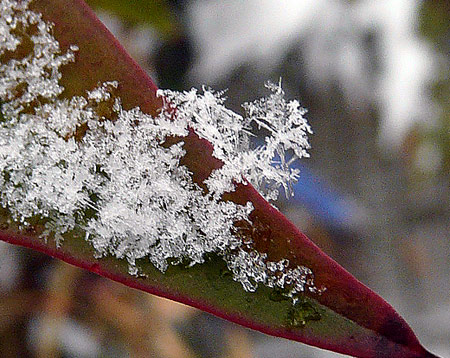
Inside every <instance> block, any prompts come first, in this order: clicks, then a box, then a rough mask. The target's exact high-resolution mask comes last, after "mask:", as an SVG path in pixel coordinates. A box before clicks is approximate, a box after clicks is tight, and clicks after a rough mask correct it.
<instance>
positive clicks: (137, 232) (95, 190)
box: [0, 0, 317, 300]
mask: <svg viewBox="0 0 450 358" xmlns="http://www.w3.org/2000/svg"><path fill="white" fill-rule="evenodd" d="M28 3H29V1H12V0H2V1H1V3H0V10H1V12H0V60H1V61H0V105H1V107H0V111H1V112H0V113H1V116H0V119H1V120H0V191H1V192H0V204H1V206H2V207H4V208H6V209H8V210H9V212H10V214H11V216H12V218H13V219H14V220H15V221H17V222H19V223H20V224H21V225H22V226H26V225H28V223H29V220H30V219H31V218H35V217H40V218H41V220H43V221H44V222H45V223H46V231H45V238H46V239H47V238H48V237H53V238H54V239H55V240H56V243H57V244H58V245H61V244H63V240H64V236H65V235H70V233H71V232H72V231H73V230H77V231H80V230H82V231H83V232H85V235H86V239H87V240H88V241H89V242H90V243H91V244H92V246H93V247H94V249H95V252H96V254H97V256H98V257H102V256H105V255H112V256H115V257H117V258H119V259H126V260H127V261H128V263H129V270H130V273H131V274H139V272H140V271H139V266H138V264H137V263H136V261H137V260H139V259H143V258H146V259H148V260H149V261H150V262H151V263H152V264H153V265H154V266H155V267H157V268H158V269H159V270H160V271H162V272H165V270H166V269H167V268H168V265H169V264H180V263H183V264H186V263H187V264H188V265H195V264H199V263H202V262H204V261H205V257H206V254H208V253H214V254H216V255H219V256H221V257H223V259H224V260H225V261H226V263H227V266H228V268H229V269H230V271H231V272H232V274H233V278H234V279H235V280H236V281H238V282H240V283H241V284H242V285H243V287H244V289H246V290H248V291H254V290H255V289H256V287H257V285H258V283H261V284H264V285H267V286H269V287H278V288H281V289H284V290H285V292H286V295H287V296H290V297H293V299H294V300H295V294H296V293H298V292H303V291H304V290H306V289H308V290H309V291H312V292H316V291H317V289H316V288H315V286H314V282H313V274H312V272H311V271H310V270H309V269H308V268H306V267H303V266H296V267H291V266H292V265H291V266H290V265H289V262H288V260H280V261H278V262H272V261H269V260H268V259H267V255H266V254H265V253H260V252H257V251H256V250H255V249H254V248H253V245H252V243H251V242H245V243H244V242H243V241H242V239H241V238H240V237H239V235H238V228H237V226H236V223H237V222H247V223H249V224H250V225H251V222H250V219H249V214H250V213H251V211H252V209H253V208H252V205H251V203H247V205H245V206H242V205H237V204H235V203H233V202H230V201H223V200H221V196H222V194H223V193H225V192H227V191H232V190H234V185H235V184H236V183H239V182H241V183H244V184H246V183H247V181H248V182H250V183H252V184H253V185H255V186H256V188H258V189H259V190H260V191H261V192H262V193H263V194H264V195H265V196H266V198H268V199H272V200H273V199H275V198H276V197H277V194H278V190H279V188H280V187H284V190H285V191H286V193H288V192H289V190H290V184H291V183H292V181H294V180H295V179H296V177H297V175H298V173H297V171H296V170H294V169H292V168H290V164H291V162H292V161H293V160H296V159H298V158H301V157H303V156H306V155H307V153H306V149H307V148H308V142H307V133H308V132H310V129H309V127H308V125H307V123H306V121H305V119H304V118H303V114H304V110H303V109H302V108H301V107H300V106H299V103H298V102H296V101H291V102H287V101H285V99H284V93H283V91H282V89H281V86H279V85H278V86H277V85H273V84H268V85H267V87H268V88H269V90H270V91H271V94H270V96H269V97H268V98H265V99H261V100H258V101H255V102H252V103H247V104H245V105H244V109H245V112H246V114H245V116H240V115H238V114H236V113H234V112H232V111H230V110H228V109H226V108H225V107H224V106H223V102H224V100H223V98H222V96H221V93H215V92H213V91H211V90H207V89H204V90H203V94H199V93H198V92H197V91H196V90H191V91H189V92H183V93H179V92H173V91H162V92H160V95H163V96H164V97H165V99H166V106H165V107H164V108H163V109H162V111H161V113H160V115H159V116H158V117H155V118H154V117H151V116H149V115H146V114H144V113H143V112H142V111H141V110H140V109H139V108H135V109H132V110H124V109H123V108H122V105H121V101H120V98H118V97H117V96H115V95H114V93H115V89H116V88H117V86H118V83H117V82H114V81H112V82H106V83H103V84H102V85H100V86H99V87H98V88H96V89H94V90H92V91H88V92H86V94H85V95H84V96H75V97H72V98H70V99H63V98H61V96H60V95H61V93H62V91H63V88H62V87H61V86H60V84H59V80H60V78H61V73H60V67H61V66H63V65H65V64H67V63H69V62H70V61H73V60H74V55H73V54H74V52H75V51H77V48H76V46H71V47H70V49H69V51H68V52H66V53H61V51H60V47H59V44H58V42H57V41H56V39H55V38H54V37H53V36H52V34H51V33H52V31H51V27H52V25H51V24H48V23H45V22H44V21H43V20H42V19H41V17H40V15H39V14H36V13H34V12H32V11H30V10H28V8H27V6H28ZM169 104H170V105H169ZM104 106H109V107H110V108H109V110H108V111H107V112H108V113H110V114H111V118H105V117H104V113H105V111H101V110H99V108H102V107H104ZM172 106H175V107H176V120H173V118H172V117H173V111H171V110H170V107H172ZM172 108H173V107H172ZM255 126H256V127H260V128H263V129H265V130H266V131H267V132H268V133H269V136H268V137H267V138H266V139H265V142H264V144H263V145H259V146H258V145H252V136H253V135H252V134H251V129H252V128H254V127H255ZM189 128H192V129H193V130H194V131H195V132H196V133H197V134H198V135H199V136H200V137H202V138H205V139H207V140H208V141H209V142H211V143H212V144H213V146H214V152H213V155H214V156H215V157H217V158H218V159H220V160H221V161H222V162H223V166H222V167H221V168H220V169H217V170H215V171H213V173H212V174H211V176H210V177H209V178H207V180H206V181H205V184H206V185H207V188H208V191H207V192H206V193H205V191H204V190H203V189H202V188H200V187H199V186H198V185H197V184H196V183H194V182H193V180H192V175H191V173H190V172H189V171H188V169H187V168H186V167H184V166H182V165H180V160H181V159H182V157H183V156H184V154H185V152H184V150H183V142H179V143H177V144H172V145H167V143H166V144H165V145H162V144H163V143H164V142H165V140H166V138H167V137H169V136H170V137H172V136H176V137H180V138H182V137H184V136H186V135H187V134H188V130H189ZM287 151H290V154H289V159H287V156H286V154H285V153H286V152H287ZM212 218H214V220H212Z"/></svg>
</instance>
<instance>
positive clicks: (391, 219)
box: [0, 0, 450, 358]
mask: <svg viewBox="0 0 450 358" xmlns="http://www.w3.org/2000/svg"><path fill="white" fill-rule="evenodd" d="M88 3H89V4H90V5H91V6H92V7H93V8H94V9H95V11H96V12H97V14H98V15H99V17H100V19H101V20H102V21H103V22H104V23H105V25H106V26H107V27H108V28H109V29H110V30H111V31H112V32H113V33H114V34H115V35H116V36H117V37H118V39H119V41H120V42H121V43H122V44H123V45H124V46H125V48H126V49H127V50H128V51H129V52H130V54H131V55H132V56H133V57H134V58H135V59H136V60H137V61H138V62H139V63H140V65H141V66H142V67H143V68H144V69H145V70H146V71H147V72H148V73H149V75H150V76H151V77H152V78H153V80H154V81H155V82H156V84H157V85H158V87H160V88H171V89H176V90H188V89H190V88H191V87H197V88H199V87H201V86H202V85H204V84H205V85H207V86H211V87H212V88H214V89H217V90H223V89H228V91H227V92H226V96H227V97H228V102H227V103H228V106H229V107H230V108H232V109H233V110H235V111H237V112H242V111H241V108H240V104H241V103H243V102H245V101H251V100H254V99H256V98H259V97H261V96H264V95H266V94H267V92H266V91H265V89H264V87H263V85H264V82H265V81H267V80H271V81H274V82H278V81H279V79H280V78H281V79H282V84H283V88H284V89H285V91H286V93H287V97H288V98H289V99H293V98H298V99H299V100H300V101H301V103H302V105H303V106H304V107H306V108H307V109H308V111H309V113H308V115H307V117H308V120H309V122H310V124H311V126H312V128H313V131H314V134H313V135H312V136H311V138H310V141H311V144H312V149H311V150H310V154H311V158H310V159H305V160H302V162H301V163H300V164H299V169H300V170H301V173H300V180H299V182H298V184H297V185H296V188H295V197H294V198H293V199H292V200H290V201H289V202H285V201H280V202H279V203H277V205H278V206H279V207H280V208H281V210H282V211H283V212H284V213H285V214H286V215H287V216H288V217H289V218H290V219H291V220H292V221H293V222H294V223H295V224H297V226H298V227H299V228H300V229H301V230H302V231H304V232H305V233H306V234H307V235H308V236H309V237H310V238H311V239H312V240H313V241H315V242H316V243H317V244H318V245H319V246H320V247H321V248H322V249H323V250H324V251H325V252H327V253H328V254H329V255H330V256H332V257H333V258H335V259H336V260H337V261H338V262H339V263H341V264H342V265H343V266H344V267H345V268H346V269H347V270H349V271H350V272H351V273H352V274H353V275H355V276H356V277H357V278H358V279H360V280H361V281H362V282H363V283H365V284H366V285H368V286H369V287H370V288H372V289H373V290H375V291H376V292H377V293H379V294H380V295H381V296H382V297H383V298H385V299H386V300H387V301H388V302H389V303H391V304H392V305H393V306H394V308H395V309H396V310H397V311H398V312H399V313H400V314H401V315H402V316H403V317H404V318H405V319H406V321H407V322H408V323H409V324H410V325H411V327H412V328H413V330H414V331H415V332H416V334H417V335H418V337H419V338H420V340H421V342H422V344H423V345H424V346H425V347H426V348H427V349H429V350H431V351H433V352H434V353H436V354H438V355H441V356H442V357H450V343H449V342H450V247H449V238H450V206H449V204H450V175H449V173H450V171H449V168H450V101H449V98H450V71H449V69H450V63H449V61H450V3H449V2H447V1H444V0H433V1H418V0H347V1H345V0H314V1H310V0H283V1H276V0H246V1H240V0H229V1H220V0H186V1H183V0H135V1H133V2H129V1H125V0H90V1H88ZM0 352H1V356H2V357H5V358H6V357H39V358H41V357H42V358H44V357H45V358H47V357H86V358H88V357H89V358H90V357H92V358H94V357H95V358H97V357H161V358H171V357H177V358H178V357H179V358H183V357H189V358H191V357H192V358H196V357H198V358H203V357H214V358H221V357H227V358H233V357H242V358H246V357H248V358H266V357H278V358H284V357H286V358H288V357H289V358H292V357H302V358H314V357H338V356H342V355H339V354H334V353H330V352H326V351H323V350H320V349H316V348H312V347H308V346H306V345H302V344H300V343H295V342H289V341H287V340H284V339H279V338H272V337H268V336H265V335H263V334H260V333H257V332H252V331H250V330H247V329H245V328H242V327H239V326H236V325H234V324H231V323H229V322H225V321H223V320H220V319H218V318H215V317H213V316H211V315H208V314H205V313H202V312H200V311H197V310H195V309H192V308H189V307H187V306H184V305H181V304H177V303H173V302H171V301H168V300H165V299H160V298H157V297H154V296H151V295H147V294H144V293H140V292H137V291H135V290H131V289H128V288H127V287H125V286H121V285H119V284H116V283H114V282H110V281H107V280H104V279H102V278H100V277H98V276H95V275H93V274H90V273H87V272H84V271H81V270H79V269H76V268H74V267H72V266H69V265H66V264H64V263H62V262H58V261H54V260H52V259H50V258H48V257H45V256H43V255H40V254H37V253H33V252H31V251H28V250H25V249H21V248H16V247H13V246H10V245H7V244H4V243H2V242H0Z"/></svg>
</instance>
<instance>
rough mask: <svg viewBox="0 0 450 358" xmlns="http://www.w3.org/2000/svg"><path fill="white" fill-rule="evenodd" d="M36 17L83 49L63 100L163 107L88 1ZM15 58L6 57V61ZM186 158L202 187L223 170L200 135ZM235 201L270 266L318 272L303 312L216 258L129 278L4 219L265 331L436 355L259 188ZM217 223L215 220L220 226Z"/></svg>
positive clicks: (155, 289)
mask: <svg viewBox="0 0 450 358" xmlns="http://www.w3.org/2000/svg"><path fill="white" fill-rule="evenodd" d="M31 6H32V9H33V10H34V11H36V12H39V13H41V14H42V15H43V18H44V19H45V20H46V21H50V22H53V23H54V24H55V27H54V30H53V34H54V36H55V38H56V39H57V40H58V41H59V43H60V45H61V48H62V50H63V51H64V50H66V49H68V47H69V46H70V45H77V46H78V47H79V51H78V52H76V60H75V62H74V63H70V64H68V65H65V66H64V67H63V71H62V79H61V84H62V85H63V86H64V88H65V91H64V93H63V96H64V97H66V98H71V97H72V96H74V95H83V94H85V92H86V91H87V90H92V89H94V88H95V87H97V86H98V85H99V84H101V83H103V82H105V81H113V80H114V81H118V83H119V87H118V89H117V96H119V97H120V98H121V99H122V104H123V107H124V108H125V109H131V108H134V107H136V106H139V107H140V109H141V110H142V111H143V112H145V113H148V114H152V115H155V114H156V113H157V110H158V108H160V107H161V99H159V98H157V97H156V87H155V85H154V84H153V82H152V81H151V79H150V78H149V77H148V76H147V75H146V74H145V73H144V72H143V71H142V70H141V69H140V68H139V66H138V65H137V64H136V63H135V62H134V61H133V60H132V59H131V58H130V57H129V56H128V55H127V53H126V52H125V51H124V49H123V48H122V46H121V45H120V44H119V43H118V42H117V40H116V39H115V38H114V37H113V36H112V35H111V34H110V33H109V32H108V30H107V29H106V28H105V27H104V26H103V25H102V24H101V22H100V21H99V20H98V19H97V18H96V16H95V15H94V13H93V12H92V11H91V10H90V8H89V7H88V6H87V5H86V4H85V3H84V2H82V1H81V0H70V1H69V0H35V1H33V2H32V4H31ZM6 60H7V58H2V61H6ZM183 140H184V142H185V144H184V148H185V149H186V151H187V154H186V156H185V157H184V159H183V164H184V165H186V166H187V167H188V168H189V169H190V170H191V171H192V172H193V177H194V180H195V181H196V182H197V183H199V184H201V183H202V182H203V180H204V179H205V178H206V177H208V176H209V174H210V173H211V171H212V170H213V169H215V168H219V167H220V166H221V165H222V163H221V162H220V161H219V160H217V159H215V158H214V157H213V156H212V146H211V144H209V143H208V142H207V141H205V140H202V139H199V137H198V136H197V135H196V134H195V133H193V132H191V133H190V134H189V136H188V137H186V138H183ZM224 199H225V200H233V201H234V202H236V203H240V204H245V203H246V202H247V201H250V202H252V204H253V206H254V211H253V212H252V213H251V216H250V219H251V222H252V224H251V225H250V226H249V227H245V228H244V229H243V231H242V235H243V236H247V237H248V238H250V239H251V240H253V242H254V243H255V246H256V249H257V250H258V251H260V252H265V253H267V254H268V258H269V259H270V260H279V259H282V258H287V259H289V261H290V262H291V263H292V264H294V265H304V266H307V267H309V268H311V269H312V270H313V272H314V275H315V283H316V286H317V287H325V288H326V291H324V292H323V293H322V294H317V293H306V294H304V295H301V296H300V297H299V300H298V301H297V303H296V304H295V305H293V304H292V302H291V300H288V299H286V298H285V297H284V296H283V295H281V293H280V292H279V291H277V290H276V289H270V288H267V287H263V286H260V287H259V288H258V289H257V291H256V292H254V293H251V292H246V291H244V290H243V289H242V286H241V284H240V283H238V282H235V281H233V279H232V276H231V275H230V274H229V271H228V270H227V268H226V264H225V263H224V261H223V260H222V259H220V258H218V257H215V256H214V255H211V256H210V257H208V258H207V260H206V262H205V263H204V264H197V265H194V266H193V267H185V266H183V265H177V266H173V265H170V266H169V269H168V270H167V271H166V272H165V273H161V272H160V271H158V270H157V269H156V268H155V267H154V266H153V265H152V264H151V263H149V262H148V261H146V260H141V262H139V267H140V268H141V272H142V274H143V275H142V276H141V277H136V276H131V275H129V274H128V264H127V262H126V261H124V260H118V259H116V258H113V257H105V258H101V259H96V258H95V257H94V254H95V252H94V249H93V248H92V247H91V245H90V244H89V243H88V242H86V241H85V239H84V233H83V232H70V233H69V234H67V235H65V240H64V242H63V245H62V246H61V247H60V248H57V247H56V245H55V243H54V242H53V241H52V240H49V241H48V242H44V240H43V239H41V238H40V235H41V234H42V232H43V230H44V227H43V222H42V220H40V219H36V220H35V222H34V223H33V225H30V226H29V227H27V228H26V230H25V229H22V230H20V229H19V225H18V224H16V223H14V222H12V221H11V218H10V215H9V213H8V211H7V210H4V209H3V210H2V211H1V215H0V230H1V231H0V239H1V240H3V241H6V242H10V243H13V244H18V245H22V246H26V247H29V248H32V249H35V250H38V251H41V252H44V253H47V254H49V255H51V256H53V257H57V258H59V259H62V260H64V261H66V262H69V263H71V264H74V265H76V266H79V267H82V268H85V269H87V270H90V271H92V272H95V273H98V274H100V275H102V276H105V277H108V278H110V279H113V280H115V281H118V282H122V283H124V284H126V285H128V286H130V287H134V288H137V289H140V290H143V291H146V292H150V293H153V294H157V295H160V296H163V297H167V298H170V299H173V300H176V301H179V302H182V303H186V304H189V305H192V306H194V307H197V308H200V309H202V310H205V311H207V312H211V313H213V314H216V315H217V316H220V317H222V318H225V319H228V320H230V321H233V322H236V323H239V324H242V325H244V326H247V327H250V328H253V329H257V330H259V331H262V332H265V333H268V334H271V335H275V336H280V337H285V338H288V339H293V340H297V341H300V342H304V343H307V344H311V345H315V346H318V347H321V348H325V349H329V350H333V351H336V352H340V353H344V354H348V355H352V356H356V357H368V358H369V357H411V358H412V357H434V355H432V354H431V353H429V352H427V351H426V350H425V349H424V348H423V347H422V346H421V345H420V343H419V342H418V340H417V338H416V337H415V335H414V333H413V332H412V330H411V329H410V328H409V326H408V325H407V323H406V322H405V321H404V320H403V319H402V318H401V317H400V316H399V315H398V314H397V313H396V312H395V311H394V309H393V308H392V307H391V306H390V305H389V304H387V303H386V302H385V301H384V300H383V299H382V298H380V297H379V296H378V295H376V294H375V293H374V292H373V291H371V290H370V289H369V288H367V287H366V286H364V285H363V284H362V283H360V282H359V281H357V280H356V279H355V278H354V277H353V276H351V275H350V274H349V273H348V272H347V271H345V270H344V269H343V268H342V267H341V266H339V265H338V264H337V263H336V262H335V261H333V260H332V259H331V258H329V257H328V256H326V255H325V254H324V253H323V252H322V251H320V249H319V248H318V247H317V246H316V245H315V244H314V243H313V242H312V241H310V240H309V239H308V238H307V237H306V236H305V235H304V234H302V233H301V232H299V231H298V229H297V228H296V227H295V226H294V225H293V224H292V223H290V222H289V221H288V220H287V219H286V218H285V217H284V216H283V215H282V214H281V213H280V212H279V211H278V210H277V209H275V208H274V207H272V206H271V205H270V204H269V203H268V202H267V201H265V200H264V199H263V198H262V197H261V195H260V194H259V193H258V192H257V191H256V190H255V189H254V188H253V187H252V186H251V185H238V186H237V189H236V191H235V192H233V193H230V194H227V197H226V198H224ZM213 219H214V218H211V220H213Z"/></svg>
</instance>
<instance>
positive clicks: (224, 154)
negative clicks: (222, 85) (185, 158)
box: [159, 81, 311, 200]
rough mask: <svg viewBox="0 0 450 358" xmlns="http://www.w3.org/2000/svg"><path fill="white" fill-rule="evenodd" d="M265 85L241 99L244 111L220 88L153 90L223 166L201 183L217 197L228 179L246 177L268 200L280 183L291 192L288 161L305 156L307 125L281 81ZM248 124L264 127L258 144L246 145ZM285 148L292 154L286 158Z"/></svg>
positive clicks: (295, 173)
mask: <svg viewBox="0 0 450 358" xmlns="http://www.w3.org/2000/svg"><path fill="white" fill-rule="evenodd" d="M266 87H267V88H268V89H269V90H270V91H271V92H272V93H271V95H270V96H269V97H268V98H262V99H259V100H256V101H254V102H250V103H245V104H244V105H243V107H244V109H245V115H244V116H241V115H239V114H237V113H235V112H233V111H231V110H229V109H227V108H226V107H225V106H224V105H223V103H224V98H223V97H222V95H223V92H214V91H213V90H210V89H206V88H203V94H199V93H198V91H197V90H196V89H192V90H190V91H188V92H183V93H180V92H175V91H170V90H165V91H159V94H160V95H161V96H164V98H166V99H167V101H168V102H169V103H170V104H171V105H174V106H175V107H176V108H177V120H182V121H185V122H186V123H187V124H188V126H190V127H192V128H193V129H194V130H195V132H196V133H197V134H198V135H199V136H200V137H202V138H205V139H207V140H208V141H209V142H211V143H213V145H214V152H213V155H214V156H215V157H216V158H218V159H220V160H222V162H223V163H224V165H223V166H222V167H221V168H220V169H218V170H216V171H214V172H213V173H212V175H211V177H210V178H208V179H207V180H206V181H205V183H206V184H207V186H208V189H209V190H210V191H211V192H213V193H215V195H217V196H220V195H222V194H223V193H224V192H227V191H232V190H233V188H234V187H233V183H236V182H247V181H248V182H250V183H251V184H252V185H253V186H255V187H256V189H258V191H259V192H260V193H262V194H263V195H264V196H265V197H266V199H268V200H275V199H277V197H278V189H279V187H280V186H283V188H284V190H285V193H286V194H291V193H292V190H291V184H292V182H293V181H295V180H296V179H297V177H298V174H299V173H298V170H297V169H294V168H292V167H291V166H290V165H291V164H292V162H294V161H295V160H297V159H300V158H302V157H307V156H308V153H307V152H306V150H307V149H308V148H309V143H308V139H307V134H308V133H311V129H310V127H309V125H308V124H307V122H306V119H305V118H304V117H303V115H304V114H305V113H306V110H305V109H303V108H301V107H300V104H299V102H298V101H296V100H293V101H289V102H288V101H286V100H285V99H284V95H285V94H284V91H283V89H282V88H281V81H280V84H278V85H275V84H273V83H271V82H267V83H266ZM169 113H170V112H169ZM252 124H256V125H257V126H258V127H259V128H263V129H265V130H266V131H268V132H269V134H270V135H269V136H267V137H266V138H265V143H264V144H263V145H259V146H258V145H256V144H253V145H252V140H251V139H252V137H254V134H252V131H251V130H252ZM289 150H291V151H292V153H291V155H290V158H289V160H287V159H286V158H287V154H286V153H288V151H289Z"/></svg>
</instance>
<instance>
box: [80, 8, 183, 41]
mask: <svg viewBox="0 0 450 358" xmlns="http://www.w3.org/2000/svg"><path fill="white" fill-rule="evenodd" d="M87 3H88V4H89V5H90V6H92V7H93V8H94V9H95V8H100V9H104V10H107V11H110V12H112V13H113V14H116V15H118V16H120V17H121V18H122V19H123V20H125V21H127V22H129V23H132V24H148V25H152V26H153V27H154V28H156V29H157V30H158V31H159V32H160V33H161V34H163V35H165V36H171V35H173V34H174V33H175V32H176V31H177V28H178V26H179V25H178V24H177V21H176V18H175V16H174V14H173V13H172V11H171V9H170V6H169V4H168V2H167V1H165V0H137V1H134V2H133V3H132V4H130V2H129V1H123V0H89V1H87Z"/></svg>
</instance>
